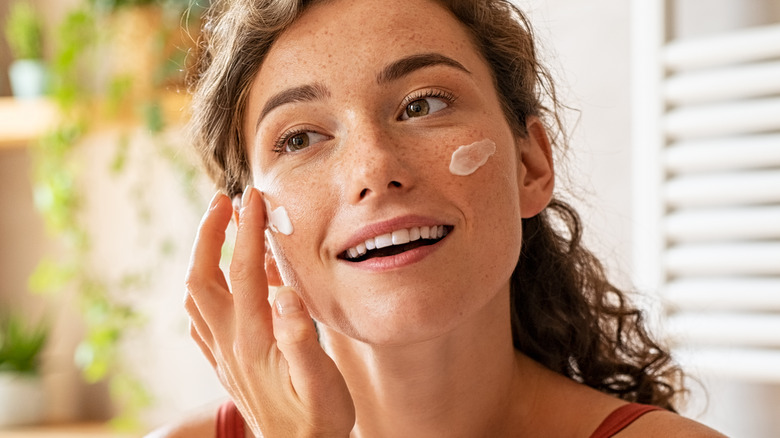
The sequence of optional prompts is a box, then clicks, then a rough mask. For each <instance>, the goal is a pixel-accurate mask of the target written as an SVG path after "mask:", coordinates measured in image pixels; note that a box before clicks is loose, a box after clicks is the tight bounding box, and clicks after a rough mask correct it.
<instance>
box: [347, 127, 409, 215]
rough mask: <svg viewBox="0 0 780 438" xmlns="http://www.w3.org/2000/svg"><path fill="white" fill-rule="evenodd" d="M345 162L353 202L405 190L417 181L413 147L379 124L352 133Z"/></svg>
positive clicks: (348, 190) (349, 199)
mask: <svg viewBox="0 0 780 438" xmlns="http://www.w3.org/2000/svg"><path fill="white" fill-rule="evenodd" d="M351 138H352V141H349V142H347V145H346V152H345V159H344V161H343V165H344V167H345V169H344V170H345V174H346V175H347V178H346V181H345V185H344V188H345V195H346V198H347V199H348V202H349V203H351V204H360V203H365V202H369V201H370V200H379V199H382V198H385V197H387V196H394V195H399V194H402V193H404V192H406V191H408V190H410V189H411V188H412V187H413V185H414V180H413V175H412V171H411V169H410V166H409V165H410V164H411V161H410V160H409V158H410V157H409V156H408V155H409V153H410V152H409V151H410V149H409V148H407V147H404V146H403V145H402V143H401V142H400V141H397V140H395V139H393V138H392V136H391V135H389V134H388V133H386V132H385V131H383V130H381V129H378V128H376V127H366V128H365V129H362V130H361V131H360V132H359V133H353V134H352V135H351Z"/></svg>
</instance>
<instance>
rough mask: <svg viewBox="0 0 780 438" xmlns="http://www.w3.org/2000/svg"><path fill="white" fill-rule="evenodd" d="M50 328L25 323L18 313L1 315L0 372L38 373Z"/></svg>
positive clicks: (43, 325) (41, 324)
mask: <svg viewBox="0 0 780 438" xmlns="http://www.w3.org/2000/svg"><path fill="white" fill-rule="evenodd" d="M48 333H49V328H48V326H47V325H46V324H44V323H40V324H38V325H35V326H30V324H28V323H25V318H23V317H22V316H21V315H16V314H2V315H0V372H12V373H18V374H28V375H37V374H38V373H39V371H40V359H41V352H42V351H43V347H44V346H45V345H46V339H47V337H48Z"/></svg>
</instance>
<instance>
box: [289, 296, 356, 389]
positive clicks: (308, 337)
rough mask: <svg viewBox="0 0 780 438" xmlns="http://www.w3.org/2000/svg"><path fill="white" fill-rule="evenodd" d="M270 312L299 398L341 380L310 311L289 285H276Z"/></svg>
mask: <svg viewBox="0 0 780 438" xmlns="http://www.w3.org/2000/svg"><path fill="white" fill-rule="evenodd" d="M273 313H274V315H273V316H274V320H273V324H274V337H275V338H276V345H277V348H279V351H281V352H282V355H283V356H284V358H285V360H286V361H287V365H288V367H289V373H290V380H291V381H292V384H293V387H294V388H295V390H296V392H298V393H299V395H300V396H302V398H309V397H310V396H312V395H315V396H316V394H322V391H320V390H319V388H323V387H328V386H329V385H332V384H333V383H334V382H336V381H341V380H342V378H341V375H340V374H339V372H338V369H337V368H336V365H335V364H334V363H333V361H332V360H331V359H330V357H329V356H328V355H327V354H326V353H325V351H324V350H323V349H322V346H320V343H319V341H318V339H317V331H316V329H315V327H314V322H313V321H312V319H311V316H309V312H308V311H307V309H306V308H305V306H304V304H303V302H302V301H301V299H300V298H299V297H298V295H297V294H296V293H295V292H294V291H293V290H292V289H291V288H289V287H287V286H282V287H280V288H279V290H278V291H277V294H276V300H275V301H274V310H273ZM331 378H332V379H333V380H330V379H331Z"/></svg>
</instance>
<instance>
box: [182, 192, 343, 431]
mask: <svg viewBox="0 0 780 438" xmlns="http://www.w3.org/2000/svg"><path fill="white" fill-rule="evenodd" d="M261 196H262V195H261V194H260V193H259V192H258V191H257V190H256V189H254V188H250V189H248V190H247V191H245V193H244V196H243V199H242V208H241V211H240V213H239V221H238V232H237V237H236V247H235V251H234V254H233V260H232V262H231V264H230V283H231V287H232V289H233V290H232V293H231V291H230V288H229V287H228V285H227V281H226V280H225V276H224V273H223V272H222V270H221V269H220V268H219V260H220V255H221V249H222V244H223V243H224V241H225V228H226V227H227V225H228V223H229V222H230V218H231V215H232V214H233V208H232V206H231V203H230V200H229V199H228V198H227V197H226V196H224V195H221V194H217V195H216V196H215V197H214V199H213V200H212V201H211V205H210V206H209V210H208V211H207V212H206V214H205V216H204V217H203V221H202V222H201V224H200V228H199V230H198V235H197V238H196V240H195V246H194V248H193V253H192V257H191V261H190V267H189V272H188V274H187V280H186V289H187V295H186V298H185V303H184V304H185V308H186V309H187V312H188V313H189V315H190V318H191V319H190V333H191V335H192V337H193V339H194V340H195V342H196V343H197V344H198V346H199V347H200V349H201V351H202V352H203V354H204V355H205V356H206V359H208V361H209V362H210V363H211V366H212V367H214V369H215V370H216V372H217V375H218V376H219V379H220V381H221V382H222V385H223V386H224V387H225V388H226V389H227V391H228V393H230V395H231V396H232V398H233V401H234V402H235V403H236V406H237V407H238V409H239V410H240V411H241V414H242V415H243V417H244V421H245V422H246V423H247V425H248V426H249V427H250V428H251V430H252V432H253V433H254V434H255V436H261V437H266V438H273V437H314V436H317V437H339V438H343V437H347V436H349V433H350V431H351V430H352V428H353V426H354V423H355V407H354V404H353V402H352V398H351V396H350V394H349V390H348V389H347V385H346V383H345V382H344V378H343V376H342V375H341V373H340V372H339V370H338V368H337V367H336V364H335V363H334V362H333V361H332V360H331V358H330V357H329V356H328V355H327V354H325V352H324V351H323V350H322V348H321V347H320V345H319V343H318V341H317V333H316V331H315V328H314V323H313V322H312V320H311V317H310V316H309V312H308V311H307V310H306V306H305V305H304V304H303V302H302V301H301V300H300V298H299V297H298V296H297V294H296V293H295V292H294V291H293V290H292V289H291V288H288V287H284V286H282V287H280V288H279V291H278V293H277V295H276V299H275V302H274V306H273V309H272V308H271V306H270V305H269V303H268V277H267V274H266V271H265V267H264V257H265V240H264V229H265V207H264V203H263V200H262V198H261Z"/></svg>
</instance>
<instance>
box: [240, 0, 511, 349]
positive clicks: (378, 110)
mask: <svg viewBox="0 0 780 438" xmlns="http://www.w3.org/2000/svg"><path fill="white" fill-rule="evenodd" d="M248 105H249V106H248V108H247V118H246V120H245V132H244V133H245V135H246V138H248V139H250V144H249V146H248V148H249V156H250V162H251V166H252V172H253V177H254V182H255V186H256V187H258V189H260V190H261V191H263V192H264V193H265V194H266V197H267V199H269V200H270V202H271V204H272V205H273V206H274V207H276V206H279V205H282V206H284V207H285V208H286V209H287V211H288V213H289V216H290V219H291V221H292V224H293V227H294V229H295V232H294V233H293V234H291V235H289V236H284V235H280V234H275V235H273V236H272V238H271V244H272V247H273V250H274V254H275V256H276V258H277V261H278V263H279V266H280V270H281V273H282V276H283V278H284V280H285V283H286V284H288V285H290V286H293V287H294V288H296V289H297V290H298V291H299V292H300V293H301V295H302V297H303V299H304V300H305V301H306V303H307V305H308V306H309V308H310V309H311V311H312V314H313V316H314V317H315V318H316V319H317V320H318V321H320V322H321V323H322V324H325V325H327V326H329V327H330V328H332V329H335V330H337V331H340V332H342V333H344V334H346V335H348V336H352V337H355V338H358V339H361V340H365V341H368V342H373V343H385V344H387V343H398V342H415V341H419V340H423V339H427V338H431V337H434V336H437V335H440V334H441V333H443V332H445V331H447V330H450V329H452V328H453V327H455V326H456V325H457V324H458V323H459V322H461V321H463V320H464V318H467V317H468V316H469V315H472V314H474V313H475V312H476V311H477V310H478V309H480V308H483V307H484V306H486V305H489V303H494V302H496V299H495V298H496V297H497V296H498V294H506V293H508V290H509V286H508V284H509V283H508V282H509V277H510V275H511V273H512V270H513V269H514V266H515V264H516V261H517V258H518V255H519V252H520V242H521V232H520V231H521V230H520V224H521V212H520V206H519V187H518V184H519V183H518V173H519V172H521V170H520V166H519V164H518V160H517V153H516V148H517V145H516V141H524V140H522V139H519V140H518V139H516V138H515V137H514V135H513V133H512V131H511V129H510V127H509V126H508V124H507V123H506V121H505V118H504V115H503V113H502V111H501V107H500V104H499V100H498V98H497V95H496V92H495V89H494V87H493V80H492V77H491V73H490V70H489V68H488V66H487V64H486V62H485V61H484V60H483V59H482V57H481V56H480V55H479V54H478V52H477V50H476V48H475V47H474V45H473V43H472V42H471V40H470V38H469V35H468V33H467V31H466V30H465V29H464V28H463V27H462V25H461V24H460V23H459V22H458V21H457V20H456V19H455V18H454V17H453V16H452V15H451V14H450V13H449V12H448V11H447V10H445V9H443V8H442V7H441V6H439V5H437V4H436V3H434V2H431V1H420V0H393V1H387V0H337V1H331V2H326V3H323V4H319V5H317V6H314V7H312V8H311V9H309V10H308V11H307V12H306V13H305V14H304V15H303V16H302V17H301V18H299V19H298V20H297V21H296V22H295V23H294V24H293V25H292V26H291V27H290V28H289V29H287V30H286V31H285V32H284V33H283V34H282V36H281V37H280V38H279V39H278V40H277V41H276V42H275V43H274V45H273V47H272V48H271V50H270V52H269V53H268V55H267V57H266V60H265V62H264V63H263V65H262V66H261V68H260V70H259V73H258V74H257V76H256V78H255V80H254V82H253V85H252V88H251V92H250V96H249V102H248ZM484 139H489V140H491V141H493V142H495V144H496V152H495V154H494V155H493V156H491V158H490V159H489V160H488V161H487V163H486V164H485V165H484V166H482V167H481V168H479V169H478V170H477V171H476V172H474V173H473V174H471V175H468V176H457V175H453V174H452V173H451V172H450V170H449V164H450V158H451V156H452V153H453V152H454V151H455V150H456V149H457V148H458V147H459V146H462V145H468V144H472V143H475V142H477V141H481V140H484ZM426 227H427V228H428V229H429V232H428V233H429V234H430V233H431V231H430V230H438V229H442V230H443V233H444V234H446V235H445V237H443V238H442V239H438V236H437V235H436V234H435V231H433V233H434V234H433V235H429V237H428V239H424V238H423V237H420V239H418V240H415V241H410V242H409V243H408V244H405V245H393V246H392V247H388V248H391V249H388V248H382V249H380V250H378V251H377V250H374V251H369V250H368V249H366V248H365V246H364V247H363V248H361V247H360V245H361V244H363V245H366V243H365V242H366V241H369V242H374V243H375V244H377V245H381V244H380V243H379V242H380V241H382V238H383V237H386V236H387V235H388V234H390V235H391V236H392V237H395V234H399V236H398V239H400V240H398V241H399V242H403V241H404V240H405V236H404V230H405V231H406V232H410V233H411V237H409V239H412V238H414V237H415V236H414V235H415V233H416V232H415V231H414V229H415V228H417V230H418V231H419V232H421V233H424V232H425V231H424V230H425V228H426ZM375 237H376V239H374V238H375ZM415 242H417V243H415ZM368 246H369V247H370V246H371V244H370V243H369V244H368ZM392 248H394V249H392ZM356 249H358V250H360V252H363V251H365V252H366V254H365V255H362V254H360V257H358V258H357V261H355V260H353V259H352V257H351V256H354V255H356V254H359V253H355V252H354V251H355V250H356ZM350 250H352V251H350ZM351 252H352V254H351Z"/></svg>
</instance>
